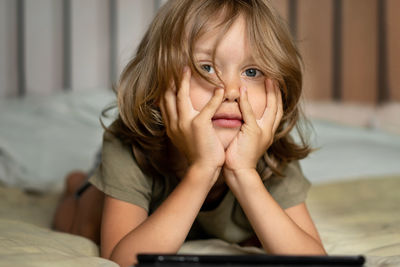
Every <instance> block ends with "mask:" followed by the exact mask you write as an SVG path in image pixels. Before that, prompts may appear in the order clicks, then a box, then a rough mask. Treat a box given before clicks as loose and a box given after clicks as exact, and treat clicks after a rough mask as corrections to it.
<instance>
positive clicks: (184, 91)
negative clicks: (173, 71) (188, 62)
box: [176, 67, 193, 119]
mask: <svg viewBox="0 0 400 267" xmlns="http://www.w3.org/2000/svg"><path fill="white" fill-rule="evenodd" d="M190 78H191V71H190V68H189V67H185V68H184V71H183V77H182V81H181V84H180V88H179V90H178V93H177V96H176V106H177V112H178V116H179V117H180V118H181V119H185V117H186V116H188V115H189V114H191V113H192V112H191V111H193V105H192V101H191V100H190Z"/></svg>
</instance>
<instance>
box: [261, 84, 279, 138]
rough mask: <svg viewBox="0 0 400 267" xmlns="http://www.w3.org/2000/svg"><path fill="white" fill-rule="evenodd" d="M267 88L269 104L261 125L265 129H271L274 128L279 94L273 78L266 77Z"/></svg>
mask: <svg viewBox="0 0 400 267" xmlns="http://www.w3.org/2000/svg"><path fill="white" fill-rule="evenodd" d="M265 88H266V91H267V105H266V107H265V110H264V114H263V115H262V117H261V120H260V121H261V127H262V128H263V130H264V131H268V130H271V131H272V128H273V125H274V122H275V117H276V112H277V103H276V102H277V96H276V91H275V86H274V84H273V81H272V80H271V79H266V81H265Z"/></svg>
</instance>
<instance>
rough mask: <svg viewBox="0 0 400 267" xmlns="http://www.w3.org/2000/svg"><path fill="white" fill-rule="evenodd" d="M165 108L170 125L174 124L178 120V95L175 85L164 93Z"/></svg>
mask: <svg viewBox="0 0 400 267" xmlns="http://www.w3.org/2000/svg"><path fill="white" fill-rule="evenodd" d="M164 108H165V113H166V115H167V118H168V123H169V126H170V127H171V126H173V125H175V124H176V123H177V121H178V112H177V108H176V95H175V93H174V89H173V86H172V87H169V88H168V89H167V90H166V91H165V94H164Z"/></svg>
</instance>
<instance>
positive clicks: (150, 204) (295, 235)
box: [54, 0, 325, 266]
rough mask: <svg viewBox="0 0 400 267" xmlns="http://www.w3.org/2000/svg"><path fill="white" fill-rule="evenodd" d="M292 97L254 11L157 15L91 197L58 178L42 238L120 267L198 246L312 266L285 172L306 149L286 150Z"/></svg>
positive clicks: (286, 49)
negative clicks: (304, 258)
mask: <svg viewBox="0 0 400 267" xmlns="http://www.w3.org/2000/svg"><path fill="white" fill-rule="evenodd" d="M301 84H302V75H301V67H300V59H299V55H298V52H297V50H296V48H295V46H294V44H293V42H292V41H291V39H290V37H289V34H288V31H287V29H286V28H285V27H284V26H283V24H282V22H281V20H280V19H279V18H278V16H277V15H276V13H275V11H273V10H272V8H271V7H270V4H269V3H268V2H267V1H266V0H248V1H245V0H219V1H215V0H196V1H192V0H176V1H169V2H168V3H166V4H165V5H164V6H163V7H162V8H161V10H160V11H159V13H158V14H157V16H156V17H155V19H154V21H153V22H152V24H151V25H150V28H149V30H148V31H147V33H146V35H145V36H144V39H143V40H142V42H141V44H140V45H139V47H138V50H137V54H136V56H135V57H134V59H133V60H132V61H131V62H130V63H129V64H128V65H127V67H126V68H125V70H124V72H123V74H122V76H121V79H120V82H119V85H118V87H117V93H118V108H119V117H118V119H117V120H116V121H115V122H114V123H113V124H112V125H111V126H110V127H109V128H108V129H106V131H105V134H104V140H103V148H102V161H101V164H100V166H99V168H98V169H97V170H96V172H95V173H94V175H92V176H91V177H90V183H91V184H93V185H94V186H89V187H88V188H87V189H86V190H80V195H79V197H78V198H73V197H72V196H71V194H72V192H74V190H76V188H78V187H79V186H78V184H79V183H81V182H82V179H84V174H80V173H75V174H74V175H72V176H70V177H69V179H68V181H67V182H68V184H67V192H66V197H65V198H64V200H63V202H62V203H61V204H60V206H59V209H58V211H57V214H56V216H55V223H54V225H55V228H56V229H59V230H62V231H67V232H71V233H75V234H80V235H83V236H87V237H89V238H91V239H93V240H95V241H98V242H99V241H101V242H100V245H101V255H102V256H103V257H105V258H109V259H111V260H113V261H115V262H117V263H118V264H120V265H121V266H128V265H131V264H133V263H135V262H136V255H137V254H138V253H176V252H177V251H178V250H179V248H180V247H181V245H182V244H183V242H184V241H185V240H189V239H200V238H201V239H204V238H220V239H223V240H225V241H228V242H232V243H238V244H242V245H246V244H250V245H257V243H258V241H259V243H258V244H260V245H261V246H262V247H263V248H264V249H265V251H266V252H268V253H273V254H325V251H324V248H323V246H322V243H321V240H320V238H319V236H318V233H317V230H316V228H315V226H314V224H313V222H312V220H311V218H310V215H309V213H308V211H307V208H306V205H305V203H304V200H305V197H306V194H307V191H308V189H309V182H308V181H307V180H306V179H305V178H304V177H303V175H302V173H301V170H300V167H299V164H298V162H297V160H298V159H302V158H304V157H306V156H307V155H308V153H309V152H310V148H309V147H308V146H307V145H306V144H305V143H304V142H302V144H301V145H299V144H296V143H295V142H294V141H293V140H292V139H291V138H290V136H289V132H290V131H291V130H292V129H293V127H295V126H296V124H297V122H298V119H299V107H298V101H299V98H300V95H301V90H302V88H301ZM300 136H301V133H300ZM302 140H303V139H302ZM82 191H83V193H82ZM100 221H101V230H100ZM100 232H101V240H100V239H99V235H100Z"/></svg>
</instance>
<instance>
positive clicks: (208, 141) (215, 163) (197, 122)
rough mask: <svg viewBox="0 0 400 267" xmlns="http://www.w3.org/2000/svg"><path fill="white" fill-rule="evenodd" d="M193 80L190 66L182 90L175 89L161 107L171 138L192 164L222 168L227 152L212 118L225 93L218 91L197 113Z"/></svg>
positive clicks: (221, 90) (183, 79)
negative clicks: (190, 92)
mask: <svg viewBox="0 0 400 267" xmlns="http://www.w3.org/2000/svg"><path fill="white" fill-rule="evenodd" d="M190 78H191V72H190V69H189V68H187V67H186V68H185V71H184V73H183V78H182V81H181V85H180V88H179V89H178V91H176V89H175V87H174V86H171V87H170V88H168V89H167V90H166V92H165V95H164V97H163V98H162V101H161V105H160V108H161V112H162V116H163V119H164V123H165V127H166V131H167V135H168V137H169V138H170V139H171V141H172V142H173V144H174V145H175V146H176V147H177V148H178V149H179V150H180V151H181V152H182V153H183V154H184V155H185V156H186V158H187V160H188V163H189V164H190V165H192V164H195V163H196V164H199V166H202V167H211V168H213V169H215V168H220V167H222V165H223V164H224V162H225V151H224V148H223V146H222V144H221V142H220V141H219V139H218V136H217V135H216V133H215V130H214V128H213V125H212V120H211V119H212V117H213V116H214V114H215V112H216V111H217V109H218V108H219V106H220V105H221V103H222V100H223V96H224V90H223V89H217V90H215V91H214V96H213V97H212V98H211V99H210V101H209V102H208V103H207V105H206V106H205V107H204V108H203V109H202V110H201V111H200V112H199V111H196V110H195V109H194V108H193V105H192V102H191V99H190V95H189V91H190Z"/></svg>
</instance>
